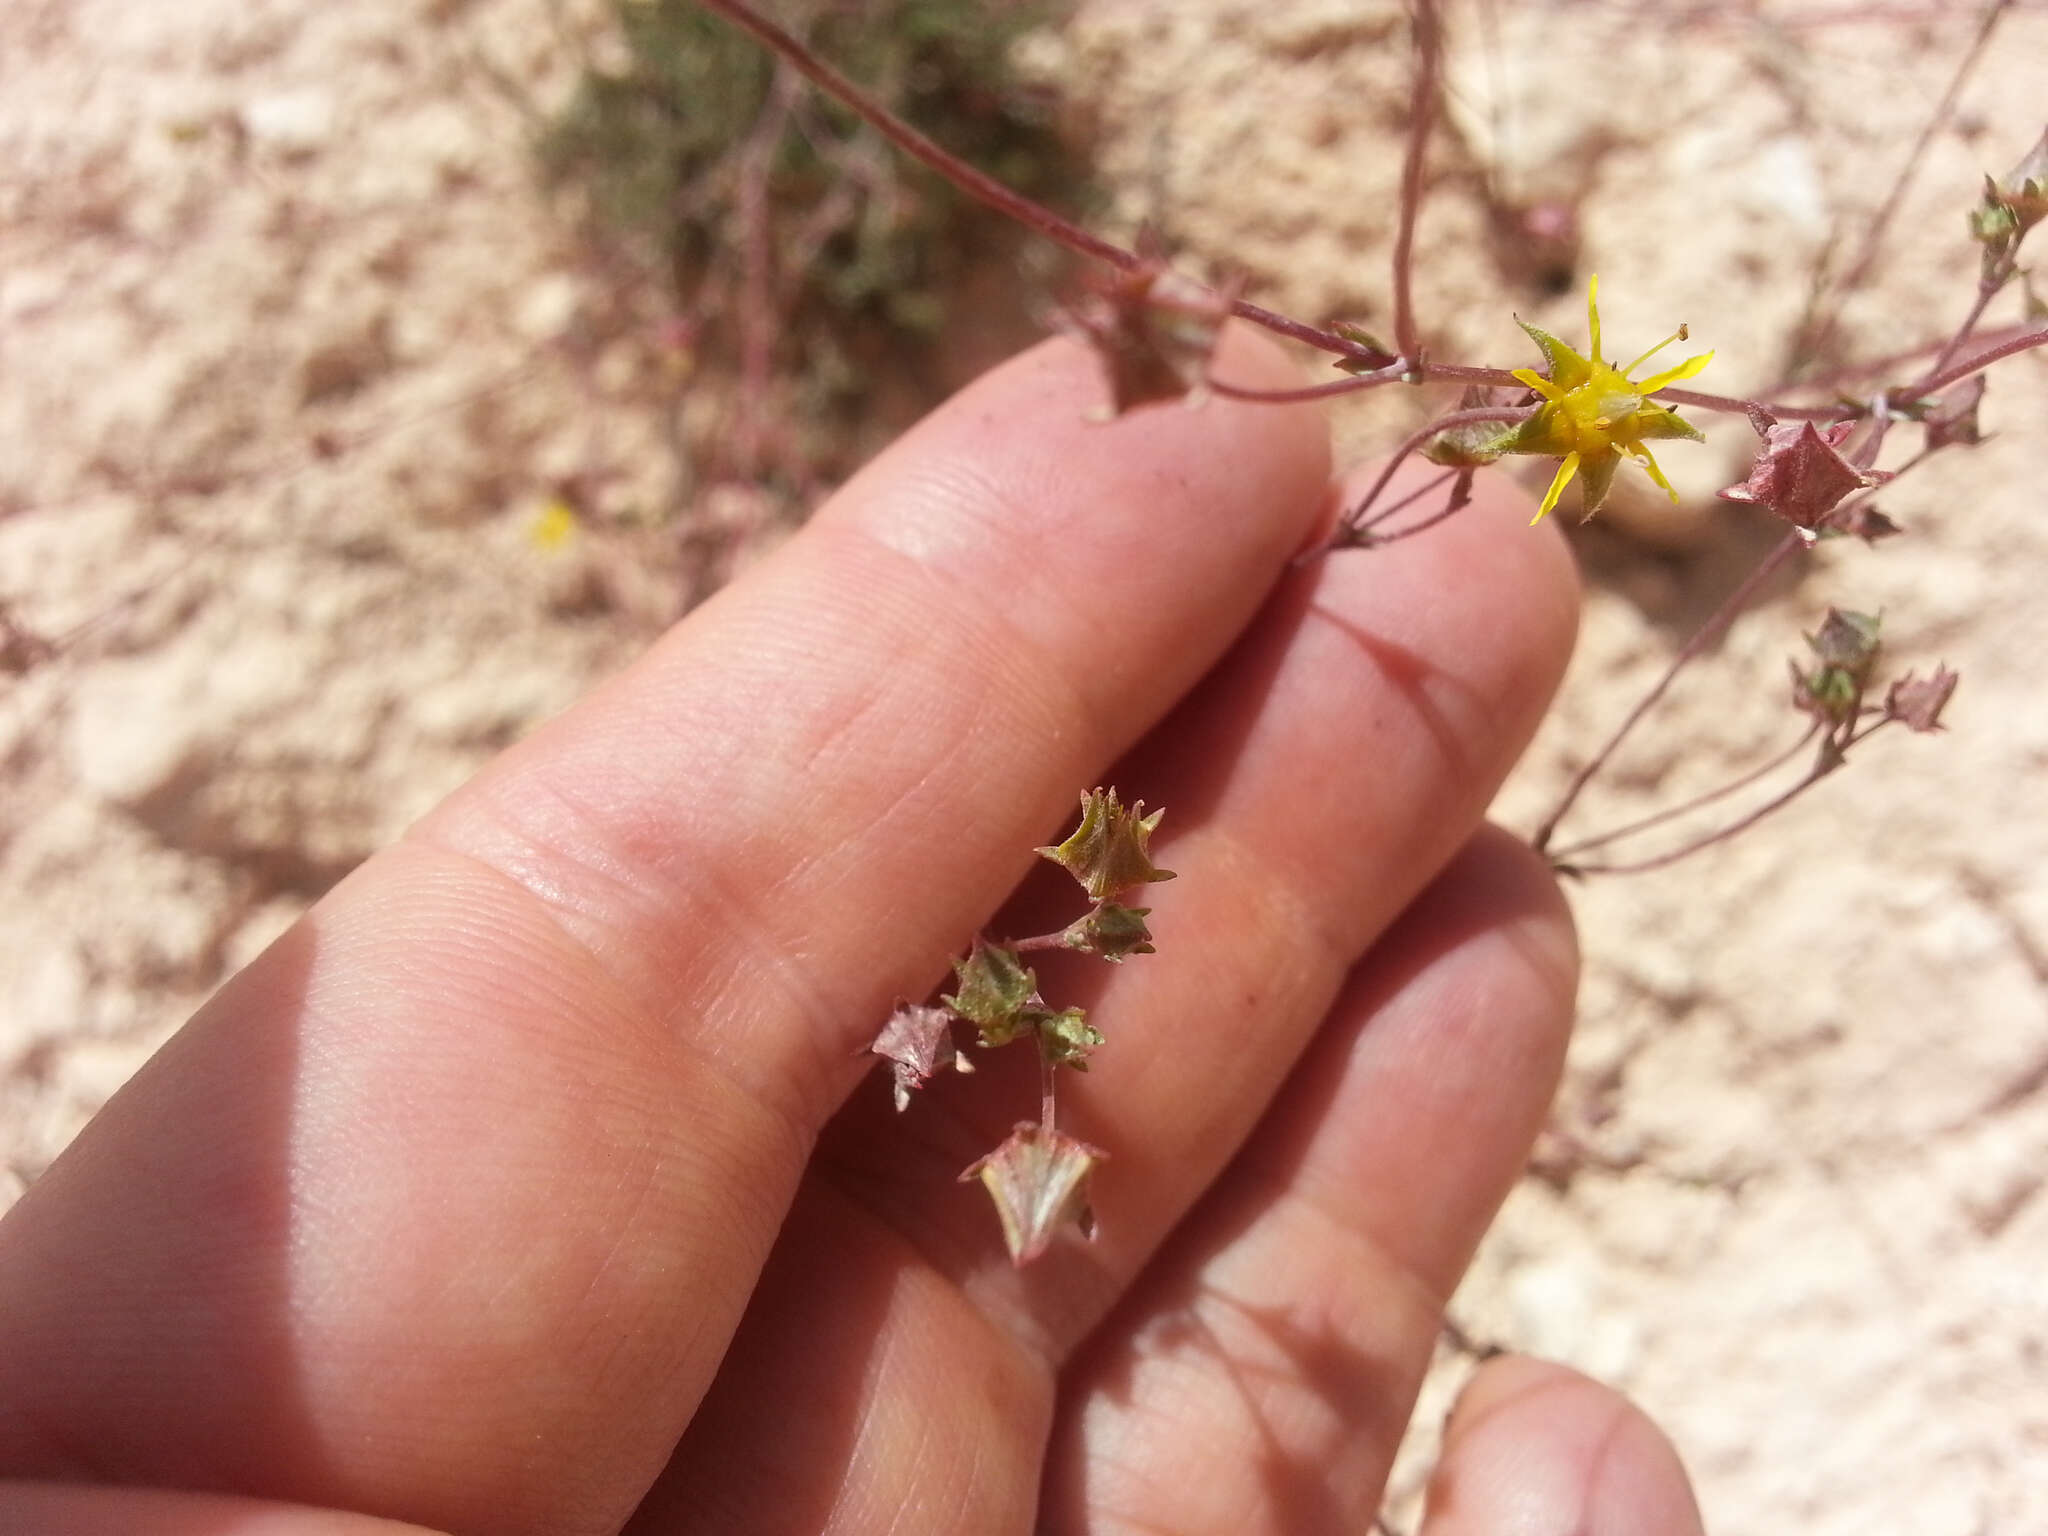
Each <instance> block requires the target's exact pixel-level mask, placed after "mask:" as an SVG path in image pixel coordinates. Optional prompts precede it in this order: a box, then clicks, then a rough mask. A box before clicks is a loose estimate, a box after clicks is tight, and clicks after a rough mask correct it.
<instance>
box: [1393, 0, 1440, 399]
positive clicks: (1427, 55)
mask: <svg viewBox="0 0 2048 1536" xmlns="http://www.w3.org/2000/svg"><path fill="white" fill-rule="evenodd" d="M1442 59H1443V29H1442V27H1441V25H1440V24H1439V18H1438V16H1437V11H1436V0H1415V86H1414V91H1413V94H1412V96H1411V97H1410V99H1409V104H1408V150H1407V153H1406V154H1405V155H1404V156H1403V157H1402V160H1401V219H1400V223H1399V224H1398V225H1397V226H1396V228H1395V231H1394V345H1395V346H1396V347H1398V348H1400V351H1401V356H1402V358H1403V359H1404V360H1405V361H1406V362H1407V363H1409V364H1410V365H1411V366H1416V365H1419V364H1420V363H1421V362H1422V335H1421V332H1420V331H1419V329H1418V328H1417V326H1416V324H1415V295H1414V285H1413V278H1414V270H1415V260H1414V257H1415V224H1416V220H1417V219H1418V217H1420V215H1421V212H1422V173H1423V168H1424V165H1425V163H1426V161H1427V158H1428V151H1429V131H1430V128H1431V126H1432V125H1433V124H1434V123H1435V121H1436V95H1437V76H1438V74H1439V72H1440V69H1441V64H1442Z"/></svg>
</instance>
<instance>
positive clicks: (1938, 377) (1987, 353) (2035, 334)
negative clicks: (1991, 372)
mask: <svg viewBox="0 0 2048 1536" xmlns="http://www.w3.org/2000/svg"><path fill="white" fill-rule="evenodd" d="M2043 345H2048V325H2037V326H2033V327H2030V328H2029V329H2027V330H2025V331H2022V332H2021V333H2020V334H2019V335H2017V336H2009V337H2007V338H2006V339H2005V340H2004V341H2000V342H1994V343H1992V344H1990V345H1988V346H1986V347H1985V348H1984V349H1983V350H1982V351H1979V352H1977V353H1974V354H1973V355H1972V356H1970V357H1969V358H1967V359H1966V360H1964V361H1963V362H1960V363H1952V364H1950V365H1949V366H1948V367H1947V368H1941V369H1937V370H1935V371H1934V372H1933V373H1931V374H1929V375H1928V376H1927V377H1926V378H1924V379H1922V380H1921V381H1920V382H1919V383H1917V384H1915V385H1914V386H1913V387H1912V390H1911V391H1910V395H1938V394H1940V393H1941V392H1942V391H1943V390H1944V389H1947V388H1948V387H1949V385H1951V384H1954V383H1957V382H1959V381H1960V380H1963V379H1967V378H1968V377H1969V376H1970V375H1971V374H1973V373H1982V372H1983V371H1984V370H1985V369H1986V368H1989V367H1990V366H1991V365H1992V364H1993V363H1995V362H1998V361H2000V360H2001V359H2003V358H2008V357H2011V356H2012V355H2013V354H2014V353H2016V352H2025V351H2028V350H2030V349H2031V348H2034V347H2038V346H2043ZM1910 395H1909V398H1910Z"/></svg>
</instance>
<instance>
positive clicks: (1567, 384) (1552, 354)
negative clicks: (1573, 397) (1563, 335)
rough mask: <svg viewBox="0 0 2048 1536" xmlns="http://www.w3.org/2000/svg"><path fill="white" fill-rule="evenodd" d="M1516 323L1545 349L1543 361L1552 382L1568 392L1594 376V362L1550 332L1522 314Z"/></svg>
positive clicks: (1516, 318) (1518, 316) (1516, 317)
mask: <svg viewBox="0 0 2048 1536" xmlns="http://www.w3.org/2000/svg"><path fill="white" fill-rule="evenodd" d="M1515 324H1517V325H1519V326H1520V327H1521V328H1522V329H1523V330H1524V331H1525V332H1527V333H1528V336H1529V339H1530V340H1531V341H1533V342H1535V343H1536V345H1537V346H1538V347H1540V348H1542V350H1543V361H1544V362H1545V363H1546V364H1548V365H1549V366H1548V370H1547V371H1548V374H1549V378H1550V382H1551V383H1553V384H1555V385H1556V386H1557V387H1558V388H1559V389H1561V390H1564V391H1566V392H1570V391H1571V390H1574V389H1577V388H1578V387H1579V386H1580V385H1581V384H1583V383H1585V382H1586V380H1588V379H1590V378H1592V377H1593V364H1592V363H1591V361H1589V360H1588V359H1586V358H1583V357H1581V356H1579V354H1578V353H1576V352H1574V351H1573V350H1572V349H1571V348H1570V347H1568V346H1566V345H1565V344H1564V343H1563V342H1561V341H1559V340H1558V339H1557V338H1556V337H1555V336H1553V335H1551V334H1550V332H1548V331H1546V330H1542V329H1540V328H1539V327H1537V326H1533V325H1531V324H1530V323H1529V322H1528V321H1526V320H1524V319H1523V318H1522V317H1521V316H1520V315H1517V316H1515Z"/></svg>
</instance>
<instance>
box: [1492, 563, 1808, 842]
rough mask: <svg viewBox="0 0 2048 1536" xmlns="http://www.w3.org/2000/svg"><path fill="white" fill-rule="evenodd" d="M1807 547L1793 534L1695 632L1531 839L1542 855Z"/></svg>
mask: <svg viewBox="0 0 2048 1536" xmlns="http://www.w3.org/2000/svg"><path fill="white" fill-rule="evenodd" d="M1806 547H1807V541H1806V535H1805V534H1804V532H1802V531H1801V530H1800V529H1797V528H1795V529H1793V530H1792V531H1791V532H1789V533H1787V534H1786V535H1785V537H1784V538H1782V539H1780V540H1779V541H1778V543H1777V544H1776V545H1775V546H1773V548H1772V550H1771V552H1770V553H1769V554H1767V555H1765V556H1764V557H1763V559H1762V560H1760V561H1758V562H1757V565H1756V569H1755V570H1753V571H1751V572H1750V573H1749V574H1748V575H1747V576H1745V577H1743V579H1742V581H1741V583H1740V584H1739V585H1737V587H1736V588H1735V590H1734V591H1733V592H1730V593H1729V594H1728V596H1727V597H1726V598H1724V599H1723V600H1722V603H1721V606H1720V607H1719V608H1716V609H1715V610H1714V612H1713V614H1712V616H1711V617H1709V618H1708V620H1707V621H1706V623H1704V624H1702V625H1701V626H1700V627H1699V628H1698V630H1696V631H1695V632H1694V633H1693V637H1692V638H1691V639H1690V640H1688V641H1686V642H1685V644H1684V645H1683V646H1682V647H1681V648H1680V649H1679V652H1678V654H1677V655H1676V656H1674V657H1672V658H1671V665H1670V666H1668V667H1666V668H1665V669H1664V675H1663V676H1662V677H1660V678H1658V679H1657V684H1656V686H1655V687H1653V688H1652V689H1651V690H1650V691H1649V692H1648V693H1646V694H1644V695H1643V696H1642V698H1640V699H1638V700H1637V701H1636V705H1635V708H1633V709H1631V710H1630V711H1629V712H1628V714H1627V715H1626V716H1625V717H1624V718H1623V720H1622V722H1621V724H1620V725H1619V726H1617V727H1615V730H1614V734H1613V735H1611V736H1609V737H1608V738H1607V740H1606V742H1605V743H1603V744H1602V745H1601V748H1600V750H1599V751H1597V752H1595V753H1594V754H1593V755H1592V756H1591V757H1590V758H1588V759H1587V760H1586V762H1585V764H1584V765H1583V766H1582V767H1581V768H1580V769H1579V771H1578V772H1577V773H1575V774H1573V775H1572V778H1571V782H1570V783H1569V784H1567V785H1566V786H1565V790H1564V793H1563V794H1562V795H1561V796H1559V797H1558V802H1557V804H1556V806H1555V807H1554V808H1553V809H1552V810H1551V812H1550V815H1549V816H1548V817H1547V818H1545V820H1544V822H1543V825H1542V826H1541V827H1539V828H1537V830H1536V835H1535V836H1534V837H1533V838H1531V839H1530V842H1531V844H1532V845H1533V846H1534V847H1535V849H1536V851H1537V852H1538V853H1543V852H1545V851H1546V850H1548V848H1549V847H1550V839H1551V837H1552V836H1553V835H1554V834H1555V833H1556V831H1557V824H1558V823H1559V822H1561V821H1563V820H1564V818H1565V817H1566V816H1567V815H1568V814H1569V813H1570V811H1571V808H1572V806H1573V805H1575V804H1576V803H1577V802H1578V798H1579V796H1580V794H1581V793H1583V792H1584V790H1585V788H1586V786H1587V785H1588V784H1590V783H1591V782H1592V781H1593V778H1594V777H1595V775H1597V774H1598V773H1599V772H1600V770H1601V769H1603V768H1605V767H1606V766H1607V763H1608V760H1609V759H1610V758H1612V757H1613V756H1614V754H1615V751H1616V750H1617V749H1618V748H1619V747H1620V746H1621V744H1622V742H1623V741H1624V740H1626V739H1627V737H1628V733H1629V732H1630V731H1632V730H1634V729H1635V728H1636V725H1637V723H1638V722H1639V721H1641V720H1642V718H1643V716H1645V715H1647V714H1648V713H1649V712H1650V711H1651V710H1652V709H1654V708H1656V705H1657V701H1658V700H1659V699H1661V698H1663V697H1664V695H1665V693H1666V692H1667V691H1668V690H1669V689H1670V687H1671V685H1672V684H1673V683H1674V682H1676V681H1677V680H1678V674H1679V673H1680V672H1682V671H1684V670H1685V668H1686V666H1687V664H1688V663H1690V662H1691V661H1693V659H1694V658H1696V657H1697V656H1699V655H1700V654H1701V653H1702V652H1703V651H1705V650H1706V648H1707V647H1708V646H1710V645H1712V644H1713V643H1714V642H1715V641H1716V640H1717V639H1719V638H1720V637H1721V635H1722V634H1723V633H1724V632H1725V631H1726V630H1727V628H1728V626H1729V625H1730V624H1732V623H1733V622H1734V621H1735V618H1736V615H1738V614H1739V613H1741V612H1742V610H1743V609H1744V608H1746V607H1748V606H1749V602H1750V599H1751V598H1753V597H1755V596H1756V594H1757V593H1758V592H1759V591H1760V590H1762V588H1763V585H1764V583H1765V582H1766V581H1768V580H1770V578H1771V576H1772V575H1773V574H1774V573H1775V572H1776V571H1777V569H1778V567H1779V566H1781V565H1783V564H1784V563H1785V562H1786V561H1787V560H1790V559H1791V558H1792V556H1793V555H1794V554H1796V553H1797V552H1799V551H1800V550H1802V549H1805V548H1806Z"/></svg>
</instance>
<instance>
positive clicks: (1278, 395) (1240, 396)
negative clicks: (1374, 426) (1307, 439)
mask: <svg viewBox="0 0 2048 1536" xmlns="http://www.w3.org/2000/svg"><path fill="white" fill-rule="evenodd" d="M1407 376H1408V366H1407V364H1405V363H1402V362H1400V361H1398V360H1397V361H1395V362H1393V363H1390V364H1388V365H1387V366H1386V367H1384V368H1378V369H1375V370H1374V371H1373V372H1371V373H1355V374H1352V375H1350V376H1349V377H1348V378H1342V379H1333V380H1331V381H1330V382H1329V383H1327V384H1304V385H1302V386H1301V388H1299V389H1245V388H1243V387H1242V386H1240V385H1236V384H1231V383H1227V382H1225V381H1224V380H1222V379H1216V378H1210V379H1204V380H1203V382H1204V383H1205V384H1207V385H1208V386H1209V388H1210V389H1211V390H1213V391H1214V392H1215V393H1216V394H1219V395H1221V396H1222V397H1223V398H1224V399H1226V400H1250V401H1254V402H1256V403H1258V404H1261V405H1293V404H1295V403H1297V402H1299V401H1303V400H1328V399H1330V398H1331V397H1332V396H1335V395H1354V394H1357V393H1358V392H1359V391H1360V390H1363V389H1377V388H1378V387H1379V386H1380V385H1382V384H1398V383H1399V382H1401V380H1403V379H1404V378H1406V377H1407Z"/></svg>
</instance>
